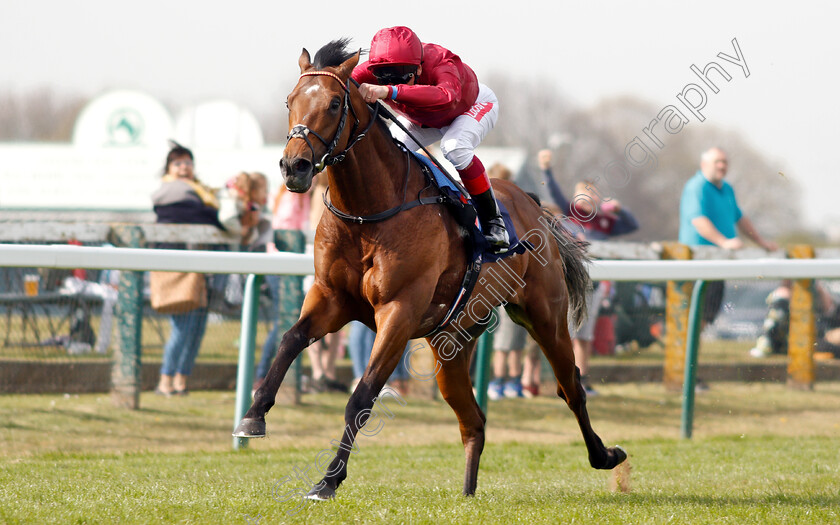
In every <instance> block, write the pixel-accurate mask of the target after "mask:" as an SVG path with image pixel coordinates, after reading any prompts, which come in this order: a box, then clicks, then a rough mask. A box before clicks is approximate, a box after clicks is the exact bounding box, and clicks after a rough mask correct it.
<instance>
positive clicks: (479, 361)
mask: <svg viewBox="0 0 840 525" xmlns="http://www.w3.org/2000/svg"><path fill="white" fill-rule="evenodd" d="M493 315H497V314H493ZM492 357H493V333H492V332H490V331H485V332H484V333H483V334H481V337H479V338H478V346H477V349H476V354H475V358H476V370H475V400H476V401H477V402H478V406H479V408H481V411H482V412H484V415H485V416H486V415H487V386H488V384H489V383H490V360H491V358H492Z"/></svg>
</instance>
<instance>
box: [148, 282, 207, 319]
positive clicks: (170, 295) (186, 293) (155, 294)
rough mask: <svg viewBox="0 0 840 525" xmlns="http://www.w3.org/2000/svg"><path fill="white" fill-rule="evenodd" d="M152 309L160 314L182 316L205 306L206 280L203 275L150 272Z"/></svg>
mask: <svg viewBox="0 0 840 525" xmlns="http://www.w3.org/2000/svg"><path fill="white" fill-rule="evenodd" d="M149 295H150V300H151V303H152V308H154V309H155V311H156V312H158V313H162V314H183V313H186V312H190V311H192V310H195V309H196V308H202V307H205V306H207V279H206V278H205V277H204V274H203V273H194V272H189V273H187V272H150V275H149Z"/></svg>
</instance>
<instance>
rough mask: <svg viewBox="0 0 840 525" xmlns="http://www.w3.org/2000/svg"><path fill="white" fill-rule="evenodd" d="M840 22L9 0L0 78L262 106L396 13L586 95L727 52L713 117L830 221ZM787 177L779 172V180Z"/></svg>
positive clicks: (722, 13) (811, 15)
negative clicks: (739, 62) (328, 49)
mask: <svg viewBox="0 0 840 525" xmlns="http://www.w3.org/2000/svg"><path fill="white" fill-rule="evenodd" d="M746 5H753V6H755V7H746ZM421 6H422V7H421ZM838 20H840V8H838V7H837V4H836V3H834V2H828V1H825V2H807V1H799V2H790V1H787V2H779V1H776V2H762V3H759V2H750V3H739V4H736V3H734V2H731V1H725V2H719V1H704V2H671V1H667V2H666V1H639V2H620V1H609V2H590V3H585V2H568V1H557V0H551V1H539V2H527V1H517V2H497V1H487V2H427V3H422V2H379V1H377V2H364V1H329V2H327V1H318V0H307V1H305V2H304V1H294V0H282V1H279V0H278V1H273V2H268V1H246V2H237V3H233V2H221V1H208V0H202V1H198V0H187V1H183V0H182V1H172V0H169V1H166V2H163V1H145V2H134V3H123V2H114V1H104V0H97V1H81V2H65V1H37V0H27V1H25V2H4V3H3V7H0V49H2V54H0V57H2V58H0V71H2V73H0V89H9V88H11V89H13V90H16V91H18V92H20V91H23V90H29V89H33V88H37V87H45V86H51V87H53V88H54V90H55V91H56V92H57V93H72V94H80V95H90V96H93V95H96V94H97V93H99V92H102V91H104V90H106V89H112V88H129V89H139V90H142V91H145V92H147V93H149V94H150V95H152V96H154V97H156V98H158V99H161V100H163V101H165V102H168V103H173V104H177V105H179V106H186V105H188V104H194V103H198V102H203V101H206V100H208V99H212V98H219V97H222V98H229V99H232V100H234V101H236V102H238V103H240V104H243V105H245V106H247V107H249V108H250V109H251V110H252V111H254V112H255V113H258V114H259V113H260V112H267V111H276V110H277V108H278V107H282V104H283V99H284V98H285V95H286V94H287V93H288V91H289V90H290V89H291V87H292V86H293V84H294V82H295V81H296V78H297V72H298V69H297V58H298V56H299V55H300V50H301V48H302V47H306V48H308V49H309V50H310V51H311V52H312V53H313V54H314V52H315V51H316V50H317V49H318V48H319V47H320V46H321V45H323V44H324V43H326V42H327V41H329V40H332V39H335V38H337V37H340V36H349V37H352V38H353V43H354V45H357V46H359V47H368V45H369V43H370V38H371V37H372V36H373V33H374V32H375V31H376V30H377V29H379V28H381V27H387V26H392V25H408V26H410V27H412V28H413V29H414V30H415V31H416V32H417V33H418V35H419V36H420V38H421V39H422V40H423V41H425V42H434V43H439V44H442V45H445V46H446V47H449V48H450V49H452V50H453V51H455V52H456V53H458V54H459V55H461V57H462V58H463V59H464V60H465V61H466V62H467V63H469V64H470V65H471V66H472V67H473V68H474V69H475V70H476V71H477V73H478V74H479V77H481V76H482V75H483V74H484V75H486V74H487V73H488V72H490V71H502V72H508V73H509V74H510V75H513V76H516V77H532V78H543V79H549V80H551V81H552V82H554V83H555V84H556V86H557V87H558V89H560V90H561V91H562V92H563V94H564V96H566V97H568V98H570V99H571V100H573V101H574V102H576V103H578V104H581V105H589V104H593V103H595V102H597V101H598V100H599V99H601V98H603V97H610V96H617V95H621V94H633V95H636V96H639V97H641V98H643V99H645V100H648V101H649V102H651V103H652V104H653V105H655V106H656V107H664V106H666V105H668V104H675V103H677V102H676V95H677V93H679V92H680V91H681V90H682V89H683V88H684V87H685V86H686V85H687V84H688V83H692V82H693V83H699V82H700V81H699V80H698V79H697V77H696V76H695V75H694V74H693V73H692V72H691V71H690V69H689V67H690V66H691V65H692V64H695V65H697V66H698V67H700V68H701V69H702V68H703V67H704V66H705V65H706V64H707V63H708V62H710V61H716V62H718V63H720V64H721V65H723V66H724V67H725V69H726V70H727V71H728V72H729V74H731V75H732V80H731V81H729V82H728V83H727V82H724V81H722V80H721V81H720V82H718V87H719V88H720V92H719V93H717V94H711V92H709V96H708V101H707V105H706V107H705V108H704V110H703V111H702V112H703V114H704V115H705V117H706V122H707V123H713V124H715V125H719V126H723V127H729V128H735V129H737V130H739V131H741V132H742V133H743V134H744V135H746V137H747V138H748V140H749V141H750V142H751V143H752V144H754V145H755V146H756V147H757V148H759V149H760V150H762V151H764V152H766V153H767V154H769V156H770V158H771V159H773V160H774V161H775V162H777V164H778V167H779V170H778V171H784V172H785V174H786V175H787V176H788V177H791V178H794V179H796V180H798V181H800V182H801V184H802V186H803V188H804V198H805V202H804V203H803V207H804V209H805V217H806V219H807V220H808V221H809V223H810V224H811V225H813V226H820V227H825V226H827V225H829V224H832V223H837V222H838V220H837V219H840V211H838V210H837V205H836V204H835V203H836V201H837V198H838V193H840V191H839V190H840V180H838V178H837V177H836V176H835V172H836V170H837V167H836V166H837V164H838V160H836V159H834V158H833V154H834V153H836V152H837V151H838V149H840V148H838V140H840V133H838V130H837V126H838V122H840V96H838V94H837V92H838V87H840V85H839V84H838V82H837V81H838V78H840V75H838V72H837V63H838V59H840V35H838V32H840V30H838V28H837V21H838ZM733 38H737V41H738V43H739V45H740V48H741V51H742V53H743V57H744V59H745V61H746V63H747V67H748V68H749V72H750V76H749V77H748V78H746V77H745V75H744V72H743V71H742V70H741V69H740V68H738V67H737V66H735V65H734V64H731V63H729V62H725V61H722V60H721V59H719V58H717V54H718V53H720V52H723V53H726V54H728V55H732V56H734V55H735V51H734V49H733V46H732V43H731V41H732V39H733ZM715 78H717V77H715ZM707 91H709V90H707ZM534 111H539V108H534ZM655 116H656V115H651V116H650V118H651V119H652V118H655ZM691 121H692V122H691V124H689V125H691V126H702V125H703V124H702V123H699V122H698V121H697V120H696V119H693V118H692V119H691ZM499 125H500V126H501V125H503V122H500V123H499ZM646 125H647V122H639V132H641V130H642V128H644V127H645V126H646ZM558 131H561V132H562V131H563V123H562V122H559V123H558ZM627 139H628V141H629V140H630V139H632V137H627ZM703 146H705V145H698V148H700V147H703ZM666 147H667V146H666ZM734 153H736V152H733V157H735V156H736V155H735V154H734ZM698 154H699V151H698ZM605 162H606V161H605ZM737 173H738V165H737V162H733V163H732V165H731V167H730V175H731V181H732V183H733V185H734V186H735V188H736V192H739V193H741V192H747V191H749V188H748V187H742V186H739V185H738V179H737ZM689 175H691V174H686V177H688V176H689ZM776 177H777V175H776V173H775V172H774V173H771V174H768V181H769V183H773V184H775V183H779V182H778V179H777V178H776ZM768 212H772V210H768ZM767 233H768V234H769V235H772V234H773V232H767Z"/></svg>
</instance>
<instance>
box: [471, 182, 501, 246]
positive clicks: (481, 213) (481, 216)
mask: <svg viewBox="0 0 840 525" xmlns="http://www.w3.org/2000/svg"><path fill="white" fill-rule="evenodd" d="M472 198H473V202H474V203H475V211H476V213H478V220H479V222H481V230H482V231H483V232H484V238H485V239H487V242H489V243H490V248H492V250H493V252H494V253H505V252H506V251H508V248H510V237H509V236H508V232H507V229H506V228H505V221H504V220H503V219H502V214H501V212H500V211H499V205H498V204H497V203H496V195H495V194H494V193H493V187H492V186H491V187H490V189H488V190H487V191H485V192H483V193H479V194H477V195H473V196H472Z"/></svg>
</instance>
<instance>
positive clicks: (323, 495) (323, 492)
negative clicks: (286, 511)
mask: <svg viewBox="0 0 840 525" xmlns="http://www.w3.org/2000/svg"><path fill="white" fill-rule="evenodd" d="M334 497H335V490H333V489H331V488H330V487H328V486H327V484H326V483H325V482H323V481H322V482H321V483H319V484H317V485H315V486H314V487H312V490H310V491H309V494H307V495H306V499H311V500H312V501H327V500H331V499H333V498H334Z"/></svg>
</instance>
